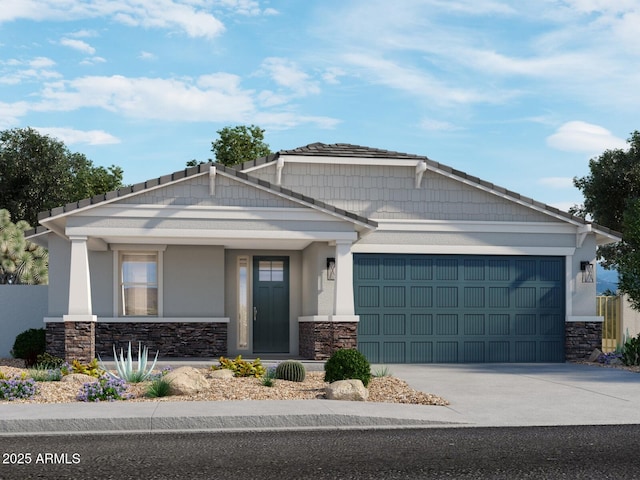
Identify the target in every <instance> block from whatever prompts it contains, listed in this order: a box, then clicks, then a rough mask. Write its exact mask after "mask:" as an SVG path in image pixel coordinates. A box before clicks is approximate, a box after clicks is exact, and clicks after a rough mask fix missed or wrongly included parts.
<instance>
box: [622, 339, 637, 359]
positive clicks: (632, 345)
mask: <svg viewBox="0 0 640 480" xmlns="http://www.w3.org/2000/svg"><path fill="white" fill-rule="evenodd" d="M622 362H623V363H624V364H625V365H640V334H638V336H637V337H635V338H628V339H627V341H626V342H625V343H624V346H623V347H622Z"/></svg>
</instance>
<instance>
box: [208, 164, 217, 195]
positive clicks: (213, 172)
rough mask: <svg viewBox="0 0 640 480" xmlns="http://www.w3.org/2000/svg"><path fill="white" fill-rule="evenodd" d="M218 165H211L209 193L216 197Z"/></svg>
mask: <svg viewBox="0 0 640 480" xmlns="http://www.w3.org/2000/svg"><path fill="white" fill-rule="evenodd" d="M216 173H217V172H216V167H214V166H213V165H211V166H210V167H209V195H211V196H212V197H214V196H215V195H216Z"/></svg>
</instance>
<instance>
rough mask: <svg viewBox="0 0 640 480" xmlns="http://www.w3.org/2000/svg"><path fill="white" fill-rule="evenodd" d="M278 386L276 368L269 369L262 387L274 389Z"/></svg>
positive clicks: (263, 378) (263, 379)
mask: <svg viewBox="0 0 640 480" xmlns="http://www.w3.org/2000/svg"><path fill="white" fill-rule="evenodd" d="M275 384H276V367H269V368H267V371H266V372H265V374H264V376H263V377H262V385H263V386H265V387H273V386H274V385H275Z"/></svg>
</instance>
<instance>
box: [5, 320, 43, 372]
mask: <svg viewBox="0 0 640 480" xmlns="http://www.w3.org/2000/svg"><path fill="white" fill-rule="evenodd" d="M46 348H47V341H46V339H45V331H44V328H30V329H29V330H25V331H24V332H22V333H19V334H18V336H17V337H16V339H15V342H14V343H13V348H12V349H11V355H12V356H13V357H14V358H22V359H24V363H25V364H26V366H27V367H31V366H33V365H35V364H36V361H37V358H38V355H41V354H43V353H44V352H45V350H46Z"/></svg>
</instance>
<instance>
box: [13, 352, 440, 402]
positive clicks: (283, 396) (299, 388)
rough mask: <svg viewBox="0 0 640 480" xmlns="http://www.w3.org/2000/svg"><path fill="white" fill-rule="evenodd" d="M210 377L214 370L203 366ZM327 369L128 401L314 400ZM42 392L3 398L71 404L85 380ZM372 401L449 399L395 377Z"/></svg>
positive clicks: (373, 387) (139, 394)
mask: <svg viewBox="0 0 640 480" xmlns="http://www.w3.org/2000/svg"><path fill="white" fill-rule="evenodd" d="M22 366H23V362H22V360H16V359H0V372H2V373H3V374H4V375H5V376H7V377H14V376H16V375H21V374H22V373H23V372H24V373H26V372H28V370H27V369H25V368H21V367H22ZM201 370H202V372H203V373H204V374H205V376H207V377H209V373H210V372H211V370H209V369H206V368H203V369H201ZM323 378H324V372H312V371H310V372H307V376H306V378H305V380H304V382H288V381H285V380H276V381H275V384H274V386H272V387H266V386H264V385H262V381H261V379H258V378H230V379H218V378H216V379H213V378H207V382H208V388H207V389H206V391H204V392H202V393H198V394H195V395H189V396H185V395H173V396H168V397H161V398H146V397H145V396H144V394H145V391H146V388H147V386H148V385H149V382H143V383H139V384H133V385H128V386H127V393H128V394H130V395H131V398H130V399H128V400H126V401H128V402H148V401H160V402H171V401H212V400H213V401H221V400H311V399H319V398H325V394H324V389H325V386H326V385H327V383H325V382H324V381H323ZM37 387H38V393H37V394H36V396H35V397H34V398H33V399H32V400H13V401H11V402H9V401H6V400H0V403H2V404H8V403H68V402H77V401H78V400H77V398H76V397H77V395H78V392H79V391H80V388H81V387H82V383H76V382H37ZM368 390H369V400H368V401H369V402H386V403H409V404H417V405H448V404H449V402H448V401H447V400H445V399H443V398H441V397H438V396H437V395H433V394H429V393H424V392H419V391H416V390H414V389H412V388H410V387H409V385H407V383H406V382H405V381H403V380H401V379H399V378H395V377H393V376H386V377H374V378H372V379H371V382H370V383H369V386H368Z"/></svg>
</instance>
